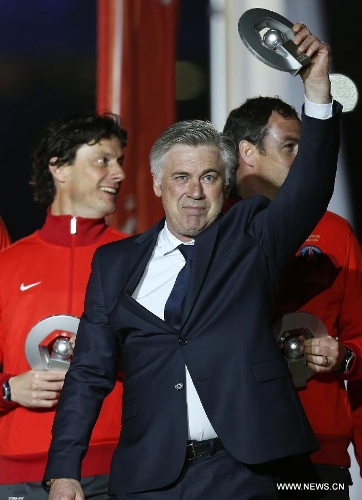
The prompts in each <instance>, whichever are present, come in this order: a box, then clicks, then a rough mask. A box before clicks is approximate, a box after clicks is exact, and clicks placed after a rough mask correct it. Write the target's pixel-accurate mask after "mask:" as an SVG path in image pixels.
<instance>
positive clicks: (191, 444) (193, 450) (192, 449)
mask: <svg viewBox="0 0 362 500" xmlns="http://www.w3.org/2000/svg"><path fill="white" fill-rule="evenodd" d="M189 446H190V447H191V453H192V455H193V456H192V457H191V458H188V459H187V460H189V461H190V462H191V461H192V460H196V458H197V455H196V451H195V446H194V443H189V444H188V445H187V446H186V447H187V448H188V447H189Z"/></svg>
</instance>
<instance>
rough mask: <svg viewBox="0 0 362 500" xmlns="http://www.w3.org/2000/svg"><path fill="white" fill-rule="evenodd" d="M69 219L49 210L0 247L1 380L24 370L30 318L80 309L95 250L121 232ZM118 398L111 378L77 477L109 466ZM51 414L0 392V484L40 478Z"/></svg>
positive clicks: (117, 422) (94, 222)
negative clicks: (35, 225) (41, 221)
mask: <svg viewBox="0 0 362 500" xmlns="http://www.w3.org/2000/svg"><path fill="white" fill-rule="evenodd" d="M71 219H72V217H70V216H52V215H50V214H49V215H48V216H47V219H46V222H45V225H44V227H43V228H42V229H40V230H39V231H36V232H35V233H33V234H32V235H30V236H28V237H26V238H23V239H21V240H19V241H17V242H16V243H14V244H13V245H11V246H10V247H8V248H6V249H5V250H3V251H2V252H1V253H0V366H1V372H2V373H0V383H1V385H2V383H3V382H4V381H5V380H6V379H8V378H9V375H10V376H11V375H18V374H20V373H22V372H25V371H28V370H29V369H30V366H29V364H28V362H27V359H26V355H25V350H24V347H25V341H26V338H27V335H28V332H29V331H30V330H31V329H32V328H33V327H34V325H36V324H37V323H38V322H39V321H40V320H42V319H44V318H46V317H48V316H53V315H58V314H66V315H71V316H77V317H79V316H80V315H81V313H82V311H83V302H84V296H85V290H86V285H87V282H88V277H89V274H90V269H91V260H92V257H93V254H94V251H95V249H96V248H97V247H99V246H100V245H103V244H105V243H108V242H111V241H115V240H119V239H122V238H125V237H126V236H127V235H126V234H124V233H120V232H119V231H116V230H114V229H112V228H110V227H109V226H107V225H106V224H105V221H104V219H101V220H96V219H82V218H77V219H76V234H71V232H70V223H71ZM72 224H73V225H74V218H73V223H72ZM29 285H31V286H29ZM121 397H122V385H121V383H120V382H117V384H116V387H115V388H114V390H113V391H112V393H111V394H110V395H109V396H108V397H107V398H106V400H105V402H104V405H103V407H102V410H101V414H100V417H99V420H98V422H97V424H96V426H95V428H94V432H93V434H92V438H91V442H90V447H89V451H88V453H87V455H86V458H85V460H84V464H83V469H82V475H83V476H92V475H99V474H107V473H108V472H109V466H110V461H111V457H112V454H113V451H114V448H115V446H116V444H117V442H118V436H119V431H120V420H121ZM54 413H55V409H52V410H46V409H45V410H44V409H27V408H25V407H21V406H19V405H16V404H14V403H8V402H6V401H4V400H3V399H2V392H1V393H0V484H8V483H10V484H11V483H20V482H23V481H41V479H42V476H43V473H44V468H45V463H46V458H47V452H48V448H49V444H50V438H51V435H50V434H51V426H52V423H53V418H54ZM69 418H72V415H71V413H70V414H69Z"/></svg>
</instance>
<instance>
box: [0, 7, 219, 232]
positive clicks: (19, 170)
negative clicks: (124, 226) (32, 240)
mask: <svg viewBox="0 0 362 500" xmlns="http://www.w3.org/2000/svg"><path fill="white" fill-rule="evenodd" d="M96 3H97V2H96V0H87V1H86V2H85V1H84V0H51V1H49V0H32V1H31V2H29V1H28V0H12V1H11V2H5V1H4V0H2V1H1V17H0V65H1V66H0V67H1V77H0V109H1V114H0V133H1V137H2V143H1V144H2V145H1V153H2V155H1V156H2V159H1V167H0V168H1V183H0V186H1V190H0V214H1V215H2V217H3V219H4V221H5V223H6V225H7V227H8V230H9V232H10V235H11V237H12V238H13V240H14V241H15V240H17V239H19V238H20V237H22V236H25V235H27V234H30V233H31V232H33V231H34V230H35V229H37V228H38V227H40V226H41V225H42V223H43V220H44V216H45V213H44V211H43V210H41V209H40V208H38V207H37V206H36V205H35V204H34V202H33V201H32V192H31V188H30V186H29V184H28V181H29V178H30V174H31V154H32V151H33V150H34V148H35V146H36V144H37V142H38V140H39V138H40V136H41V134H42V131H43V129H44V127H45V126H46V124H47V123H48V122H49V121H50V120H51V119H53V118H55V117H57V116H66V115H70V114H73V113H77V112H88V111H94V108H95V89H96V15H97V12H96ZM207 3H208V2H207V0H198V1H197V2H195V1H194V0H182V2H181V6H182V7H181V20H180V27H179V36H178V43H177V52H178V55H179V58H181V59H188V60H194V61H195V62H197V64H199V65H200V66H201V67H202V70H203V71H204V72H205V74H206V77H207V72H208V21H207ZM85 4H86V8H85ZM195 41H196V43H195ZM194 113H196V114H197V115H200V116H208V114H209V94H208V88H206V89H205V91H204V92H203V93H202V95H201V96H199V97H198V98H196V99H193V100H192V101H189V102H185V101H183V102H182V104H179V105H178V114H179V119H186V118H192V117H194Z"/></svg>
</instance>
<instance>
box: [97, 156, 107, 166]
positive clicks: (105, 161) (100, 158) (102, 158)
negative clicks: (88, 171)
mask: <svg viewBox="0 0 362 500" xmlns="http://www.w3.org/2000/svg"><path fill="white" fill-rule="evenodd" d="M97 163H98V164H100V165H105V164H106V163H107V158H106V157H105V156H101V157H99V158H97Z"/></svg>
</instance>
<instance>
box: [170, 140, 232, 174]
mask: <svg viewBox="0 0 362 500" xmlns="http://www.w3.org/2000/svg"><path fill="white" fill-rule="evenodd" d="M163 162H164V166H165V169H168V170H169V169H174V168H176V169H178V168H180V167H183V168H187V169H190V168H191V169H192V168H193V169H195V168H198V169H204V168H206V167H208V168H214V169H216V170H217V171H224V170H225V168H224V165H223V162H222V159H221V154H220V150H219V149H218V148H217V147H216V146H215V145H208V144H202V145H198V146H188V145H186V144H175V145H174V146H172V147H171V148H170V149H169V151H168V152H167V153H166V154H165V155H164V157H163Z"/></svg>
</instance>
